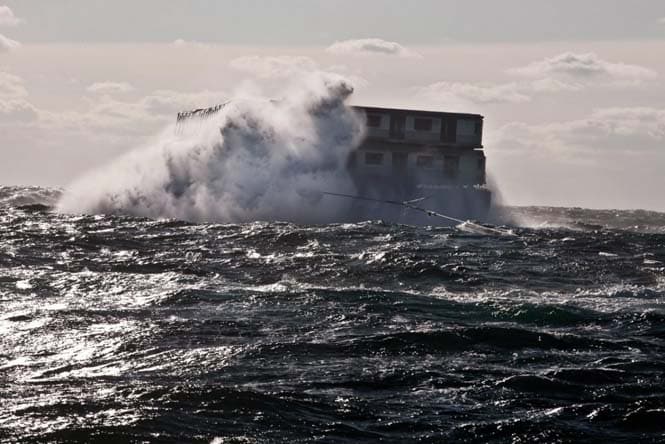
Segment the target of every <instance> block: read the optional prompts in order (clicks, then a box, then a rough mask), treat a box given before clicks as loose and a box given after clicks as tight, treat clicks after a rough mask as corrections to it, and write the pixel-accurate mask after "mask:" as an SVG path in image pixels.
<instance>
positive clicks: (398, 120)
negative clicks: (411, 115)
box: [390, 114, 406, 139]
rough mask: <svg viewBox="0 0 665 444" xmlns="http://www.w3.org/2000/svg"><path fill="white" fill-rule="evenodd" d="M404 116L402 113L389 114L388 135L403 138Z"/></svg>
mask: <svg viewBox="0 0 665 444" xmlns="http://www.w3.org/2000/svg"><path fill="white" fill-rule="evenodd" d="M405 126H406V116H405V115H404V114H392V115H391V116H390V137H391V138H393V139H404V127H405Z"/></svg>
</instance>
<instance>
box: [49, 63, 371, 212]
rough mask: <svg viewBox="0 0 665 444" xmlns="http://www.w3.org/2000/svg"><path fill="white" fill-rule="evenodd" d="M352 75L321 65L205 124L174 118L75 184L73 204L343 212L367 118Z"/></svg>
mask: <svg viewBox="0 0 665 444" xmlns="http://www.w3.org/2000/svg"><path fill="white" fill-rule="evenodd" d="M352 91H353V88H352V86H351V85H350V84H349V83H348V81H346V80H345V79H343V78H341V77H339V76H336V75H332V74H323V73H317V74H311V75H308V76H307V77H306V78H304V79H299V81H298V83H297V86H294V87H291V88H287V91H286V94H285V97H284V98H283V99H282V100H279V101H270V100H267V99H262V98H256V97H254V98H251V99H249V98H247V97H237V98H234V99H233V100H231V102H230V103H229V104H228V105H227V106H226V107H224V108H223V109H222V110H221V111H220V112H219V113H217V114H214V115H213V116H212V117H211V118H209V119H208V120H206V121H196V122H194V123H191V124H190V125H196V126H197V130H196V131H184V133H185V134H184V135H183V134H180V135H178V134H176V131H175V129H174V128H173V127H171V128H169V129H167V130H165V131H164V133H163V134H162V135H161V136H160V137H159V138H158V139H157V140H156V141H155V142H154V143H153V144H151V145H150V146H147V147H145V148H143V149H139V150H136V151H133V152H131V153H130V154H128V155H126V156H124V157H122V158H120V159H118V160H117V161H116V162H114V163H113V164H111V165H108V166H106V167H104V168H101V169H100V170H97V171H94V172H91V173H89V174H87V175H86V176H84V177H82V178H80V179H79V180H77V181H76V182H75V183H73V184H71V185H70V186H69V187H68V188H67V191H66V192H65V193H64V194H63V196H62V198H61V199H60V201H59V202H58V206H57V208H58V210H59V211H61V212H65V213H91V214H130V215H136V216H146V217H151V218H178V219H184V220H191V221H196V222H205V221H212V222H247V221H254V220H288V221H293V222H301V223H316V222H321V223H324V222H330V221H334V220H339V218H340V213H344V212H345V211H347V206H348V205H349V202H348V201H346V200H343V199H334V200H331V199H326V198H324V197H323V195H321V193H320V192H318V190H322V189H333V190H345V191H346V192H353V185H352V182H351V180H350V178H349V175H348V172H347V169H346V161H347V157H348V154H349V152H350V151H351V150H352V149H353V148H355V147H356V146H357V145H358V144H359V143H360V141H361V139H362V135H363V128H364V125H363V122H362V120H361V118H359V117H358V116H357V115H356V113H354V112H353V111H352V110H351V109H350V108H349V107H347V106H346V105H345V100H346V99H347V98H348V97H349V95H350V94H351V93H352Z"/></svg>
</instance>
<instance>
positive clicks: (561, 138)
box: [494, 107, 665, 162]
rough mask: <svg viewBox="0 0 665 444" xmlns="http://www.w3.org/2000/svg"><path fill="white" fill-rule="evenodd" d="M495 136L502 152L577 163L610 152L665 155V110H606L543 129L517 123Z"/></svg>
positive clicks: (549, 124)
mask: <svg viewBox="0 0 665 444" xmlns="http://www.w3.org/2000/svg"><path fill="white" fill-rule="evenodd" d="M495 136H496V140H495V141H494V143H496V145H497V147H498V148H497V149H498V150H503V151H509V152H518V153H520V154H529V155H535V154H538V155H543V154H547V155H549V156H553V157H557V158H566V159H568V160H570V161H573V162H574V161H585V159H588V157H589V156H590V157H593V158H597V157H598V156H599V155H607V154H609V152H612V153H613V154H617V153H619V154H629V155H635V154H636V153H645V152H659V153H662V154H663V155H665V150H663V146H664V145H663V144H664V143H665V108H663V109H660V108H650V107H632V108H619V107H618V108H603V109H598V110H595V111H593V112H592V113H591V114H590V115H589V116H588V117H586V118H583V119H577V120H570V121H564V122H555V123H547V124H539V125H528V124H525V123H521V122H513V123H509V124H507V125H505V126H503V127H502V128H500V129H499V130H498V131H497V132H496V134H495ZM612 158H614V159H615V158H616V157H614V156H612Z"/></svg>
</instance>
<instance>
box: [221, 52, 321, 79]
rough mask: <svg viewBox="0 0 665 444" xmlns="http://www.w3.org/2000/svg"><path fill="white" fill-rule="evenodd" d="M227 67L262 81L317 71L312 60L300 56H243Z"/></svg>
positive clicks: (316, 65) (315, 64)
mask: <svg viewBox="0 0 665 444" xmlns="http://www.w3.org/2000/svg"><path fill="white" fill-rule="evenodd" d="M229 65H230V66H231V67H232V68H233V69H236V70H238V71H243V72H246V73H249V74H252V75H253V76H256V77H259V78H263V79H269V78H285V77H291V76H293V75H296V74H299V73H303V72H310V71H315V70H317V69H318V64H317V63H316V62H315V61H314V60H312V59H310V58H309V57H302V56H273V57H262V56H245V57H238V58H237V59H233V60H231V62H230V63H229Z"/></svg>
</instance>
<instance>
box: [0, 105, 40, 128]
mask: <svg viewBox="0 0 665 444" xmlns="http://www.w3.org/2000/svg"><path fill="white" fill-rule="evenodd" d="M37 119H39V110H38V109H37V108H35V107H34V106H33V105H32V104H31V103H29V102H27V101H25V100H7V101H5V100H1V101H0V122H2V124H3V125H6V124H16V123H27V122H34V121H36V120H37Z"/></svg>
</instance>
